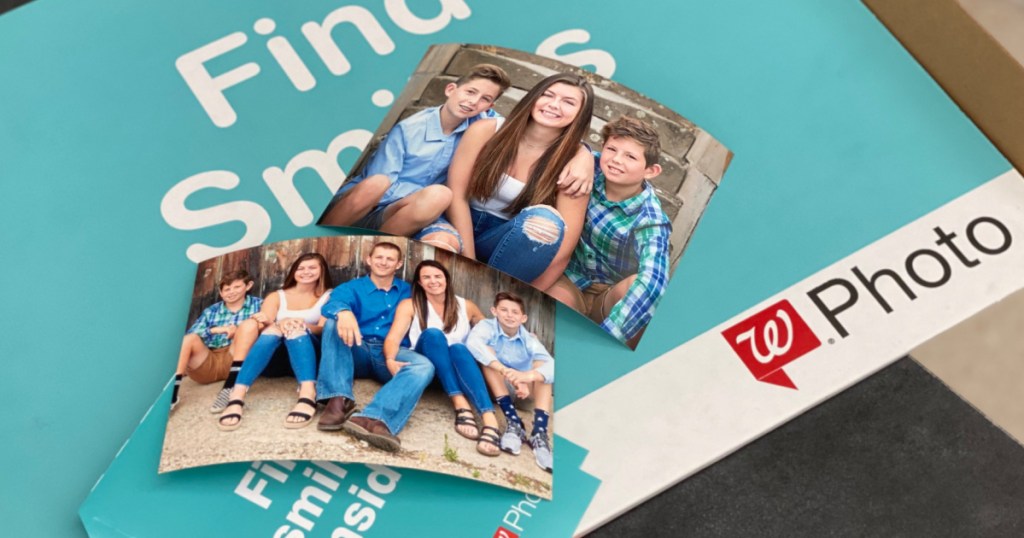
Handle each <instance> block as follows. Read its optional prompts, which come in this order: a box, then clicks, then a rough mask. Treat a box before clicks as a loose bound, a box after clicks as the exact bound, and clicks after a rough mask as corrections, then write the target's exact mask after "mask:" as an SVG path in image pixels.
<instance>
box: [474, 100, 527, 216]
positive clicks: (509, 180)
mask: <svg viewBox="0 0 1024 538" xmlns="http://www.w3.org/2000/svg"><path fill="white" fill-rule="evenodd" d="M504 122H505V118H503V117H499V118H495V120H494V130H495V131H497V130H498V129H500V128H501V125H502V123H504ZM525 188H526V183H523V181H522V180H519V179H516V178H514V177H512V176H510V175H508V174H502V175H501V183H499V184H498V191H497V192H496V193H494V196H491V197H490V198H488V199H486V200H483V201H480V200H477V199H475V198H473V199H470V201H469V207H471V208H473V209H475V210H477V211H483V212H484V213H490V214H491V215H494V216H495V217H500V218H503V219H505V220H509V219H511V218H512V215H511V214H510V213H509V212H508V211H506V210H505V208H506V207H508V205H509V204H511V203H512V201H513V200H515V199H516V198H518V197H519V194H520V193H521V192H523V189H525Z"/></svg>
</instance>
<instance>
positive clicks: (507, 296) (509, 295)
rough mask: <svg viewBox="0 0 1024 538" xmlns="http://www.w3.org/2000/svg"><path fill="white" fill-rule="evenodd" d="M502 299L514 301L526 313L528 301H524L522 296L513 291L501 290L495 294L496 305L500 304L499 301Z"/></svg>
mask: <svg viewBox="0 0 1024 538" xmlns="http://www.w3.org/2000/svg"><path fill="white" fill-rule="evenodd" d="M502 301H512V302H513V303H516V304H517V305H519V308H520V309H522V311H523V313H524V314H525V313H526V302H525V301H523V298H522V297H520V296H518V295H516V294H514V293H512V292H508V291H499V292H498V294H497V295H495V296H494V306H498V303H500V302H502Z"/></svg>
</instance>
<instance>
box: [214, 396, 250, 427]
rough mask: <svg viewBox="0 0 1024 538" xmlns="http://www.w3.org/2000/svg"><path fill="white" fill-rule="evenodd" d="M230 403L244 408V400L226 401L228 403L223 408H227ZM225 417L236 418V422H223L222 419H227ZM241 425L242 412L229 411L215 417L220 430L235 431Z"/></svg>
mask: <svg viewBox="0 0 1024 538" xmlns="http://www.w3.org/2000/svg"><path fill="white" fill-rule="evenodd" d="M232 405H237V406H238V407H241V408H243V409H244V408H245V402H243V401H242V400H231V401H230V402H228V405H226V406H224V409H227V408H228V407H231V406H232ZM227 418H237V419H238V422H236V423H234V424H224V419H227ZM241 425H242V414H241V413H230V414H227V415H221V416H220V418H218V419H217V427H218V428H220V431H222V432H230V431H235V430H237V429H238V427H239V426H241Z"/></svg>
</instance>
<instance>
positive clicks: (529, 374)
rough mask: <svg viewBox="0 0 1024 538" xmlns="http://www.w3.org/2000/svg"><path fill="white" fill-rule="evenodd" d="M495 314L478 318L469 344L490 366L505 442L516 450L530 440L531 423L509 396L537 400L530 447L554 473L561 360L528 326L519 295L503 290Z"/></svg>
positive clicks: (486, 375) (496, 299) (504, 447)
mask: <svg viewBox="0 0 1024 538" xmlns="http://www.w3.org/2000/svg"><path fill="white" fill-rule="evenodd" d="M491 315H492V316H494V318H493V319H485V320H483V321H481V322H480V323H477V325H476V326H475V327H473V330H471V331H470V332H469V337H468V338H467V340H466V347H468V348H469V351H470V353H472V354H473V357H475V358H476V360H477V361H478V362H480V364H482V365H484V366H485V368H484V370H483V372H484V379H486V380H487V388H489V389H490V391H491V394H492V395H493V396H494V397H495V401H496V402H497V403H498V406H499V407H501V411H502V413H503V414H504V415H505V432H504V434H503V435H502V436H501V444H500V447H501V449H502V450H504V451H505V452H508V453H510V454H513V455H518V454H519V449H520V447H521V446H522V443H523V441H524V440H526V428H525V427H524V426H523V421H522V419H520V418H519V415H518V414H517V413H516V409H515V407H514V406H513V404H512V398H511V397H510V396H509V388H510V387H511V388H513V389H514V390H515V396H516V398H518V399H525V398H528V397H529V396H530V395H531V394H532V395H533V400H534V411H533V431H531V432H530V437H529V439H530V447H531V448H533V456H534V459H535V460H536V462H537V465H538V466H540V468H541V469H544V470H545V471H547V472H551V466H552V462H553V457H552V454H551V441H550V439H549V438H548V417H549V416H550V413H551V410H552V403H553V400H552V394H553V391H552V385H551V384H552V383H553V382H554V380H555V360H554V359H553V358H552V357H551V354H550V353H548V351H547V350H546V349H544V346H543V345H542V344H541V343H540V341H538V340H537V337H535V336H534V335H533V334H531V333H530V332H529V331H527V330H526V328H525V327H523V324H524V323H526V319H527V316H526V304H525V303H524V302H523V299H522V298H520V297H519V296H518V295H515V294H512V293H508V292H504V291H503V292H500V293H498V294H497V295H496V296H495V297H494V306H492V307H491Z"/></svg>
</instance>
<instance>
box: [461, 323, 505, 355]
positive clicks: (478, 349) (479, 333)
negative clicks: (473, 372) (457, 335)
mask: <svg viewBox="0 0 1024 538" xmlns="http://www.w3.org/2000/svg"><path fill="white" fill-rule="evenodd" d="M493 336H494V328H493V327H492V326H491V323H490V320H486V319H485V320H483V321H481V322H480V323H477V324H476V327H473V329H472V330H471V331H469V336H468V337H467V338H466V347H467V348H469V352H470V353H471V354H472V355H473V358H475V359H476V361H477V362H479V363H480V364H482V365H484V366H487V365H488V364H491V363H492V362H494V361H496V360H498V356H497V355H496V354H495V353H494V349H493V348H492V347H491V346H490V344H489V342H490V341H491V338H492V337H493Z"/></svg>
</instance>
